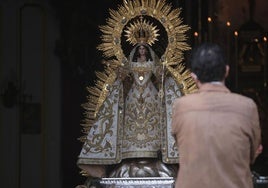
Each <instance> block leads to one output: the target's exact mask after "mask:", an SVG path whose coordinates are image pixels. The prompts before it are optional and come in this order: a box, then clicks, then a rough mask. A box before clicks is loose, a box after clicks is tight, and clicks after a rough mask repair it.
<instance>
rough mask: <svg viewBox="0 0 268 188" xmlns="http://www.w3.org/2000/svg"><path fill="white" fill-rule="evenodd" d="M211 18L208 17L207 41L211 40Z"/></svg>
mask: <svg viewBox="0 0 268 188" xmlns="http://www.w3.org/2000/svg"><path fill="white" fill-rule="evenodd" d="M211 24H212V19H211V17H208V41H209V42H211V41H212V25H211Z"/></svg>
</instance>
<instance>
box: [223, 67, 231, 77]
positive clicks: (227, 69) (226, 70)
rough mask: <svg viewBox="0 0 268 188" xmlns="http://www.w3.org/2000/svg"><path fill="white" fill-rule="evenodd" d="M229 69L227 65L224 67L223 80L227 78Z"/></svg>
mask: <svg viewBox="0 0 268 188" xmlns="http://www.w3.org/2000/svg"><path fill="white" fill-rule="evenodd" d="M229 71H230V67H229V65H225V75H224V78H227V77H228V76H229Z"/></svg>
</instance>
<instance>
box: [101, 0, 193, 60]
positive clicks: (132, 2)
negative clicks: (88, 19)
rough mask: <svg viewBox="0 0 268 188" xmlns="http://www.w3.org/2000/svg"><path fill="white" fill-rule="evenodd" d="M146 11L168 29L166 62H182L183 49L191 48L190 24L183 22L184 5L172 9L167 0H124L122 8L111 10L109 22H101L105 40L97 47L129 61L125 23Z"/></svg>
mask: <svg viewBox="0 0 268 188" xmlns="http://www.w3.org/2000/svg"><path fill="white" fill-rule="evenodd" d="M145 15H146V16H149V17H152V18H154V19H157V20H158V21H159V22H160V23H161V24H162V26H163V27H164V29H165V30H166V32H167V36H168V45H167V47H166V49H165V52H164V54H163V56H162V57H161V58H162V59H163V60H167V59H168V62H166V65H176V64H177V65H178V64H179V63H180V62H181V61H182V60H183V52H184V51H186V50H189V49H190V47H189V45H188V44H187V43H186V34H185V33H186V31H188V30H189V29H190V28H189V27H188V26H187V25H183V24H182V19H181V18H180V9H178V8H177V9H172V7H171V5H169V4H166V1H165V0H124V1H123V5H120V6H119V7H118V10H110V17H109V18H108V19H107V25H104V26H100V30H101V31H102V33H103V34H102V36H101V40H102V43H101V44H100V45H99V46H98V47H97V49H99V50H101V51H102V52H103V55H104V56H105V57H106V58H113V57H116V59H117V60H118V61H119V62H121V63H123V62H124V61H126V59H127V58H126V57H125V55H124V53H123V49H122V46H121V36H122V35H123V30H124V27H125V26H126V25H127V24H128V23H129V22H130V21H131V19H133V18H135V17H139V16H145ZM129 35H130V34H129ZM128 38H131V37H130V36H129V37H128ZM129 40H132V39H129ZM133 41H134V40H132V42H133ZM174 54H176V55H174Z"/></svg>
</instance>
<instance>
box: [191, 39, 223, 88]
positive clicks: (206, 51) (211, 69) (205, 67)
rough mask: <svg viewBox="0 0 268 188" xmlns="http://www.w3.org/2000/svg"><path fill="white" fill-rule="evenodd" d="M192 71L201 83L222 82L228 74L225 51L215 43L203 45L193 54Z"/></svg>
mask: <svg viewBox="0 0 268 188" xmlns="http://www.w3.org/2000/svg"><path fill="white" fill-rule="evenodd" d="M191 71H192V72H193V73H195V74H196V76H197V79H198V80H199V81H200V82H201V83H206V82H212V81H222V80H223V79H224V76H225V72H226V59H225V55H224V52H223V49H222V48H221V47H220V46H219V45H217V44H213V43H203V44H201V45H200V46H198V47H197V48H195V49H194V50H193V52H192V56H191Z"/></svg>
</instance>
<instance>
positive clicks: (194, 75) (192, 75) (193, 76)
mask: <svg viewBox="0 0 268 188" xmlns="http://www.w3.org/2000/svg"><path fill="white" fill-rule="evenodd" d="M191 77H192V78H193V79H194V80H195V81H197V76H196V74H195V73H193V72H191Z"/></svg>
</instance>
